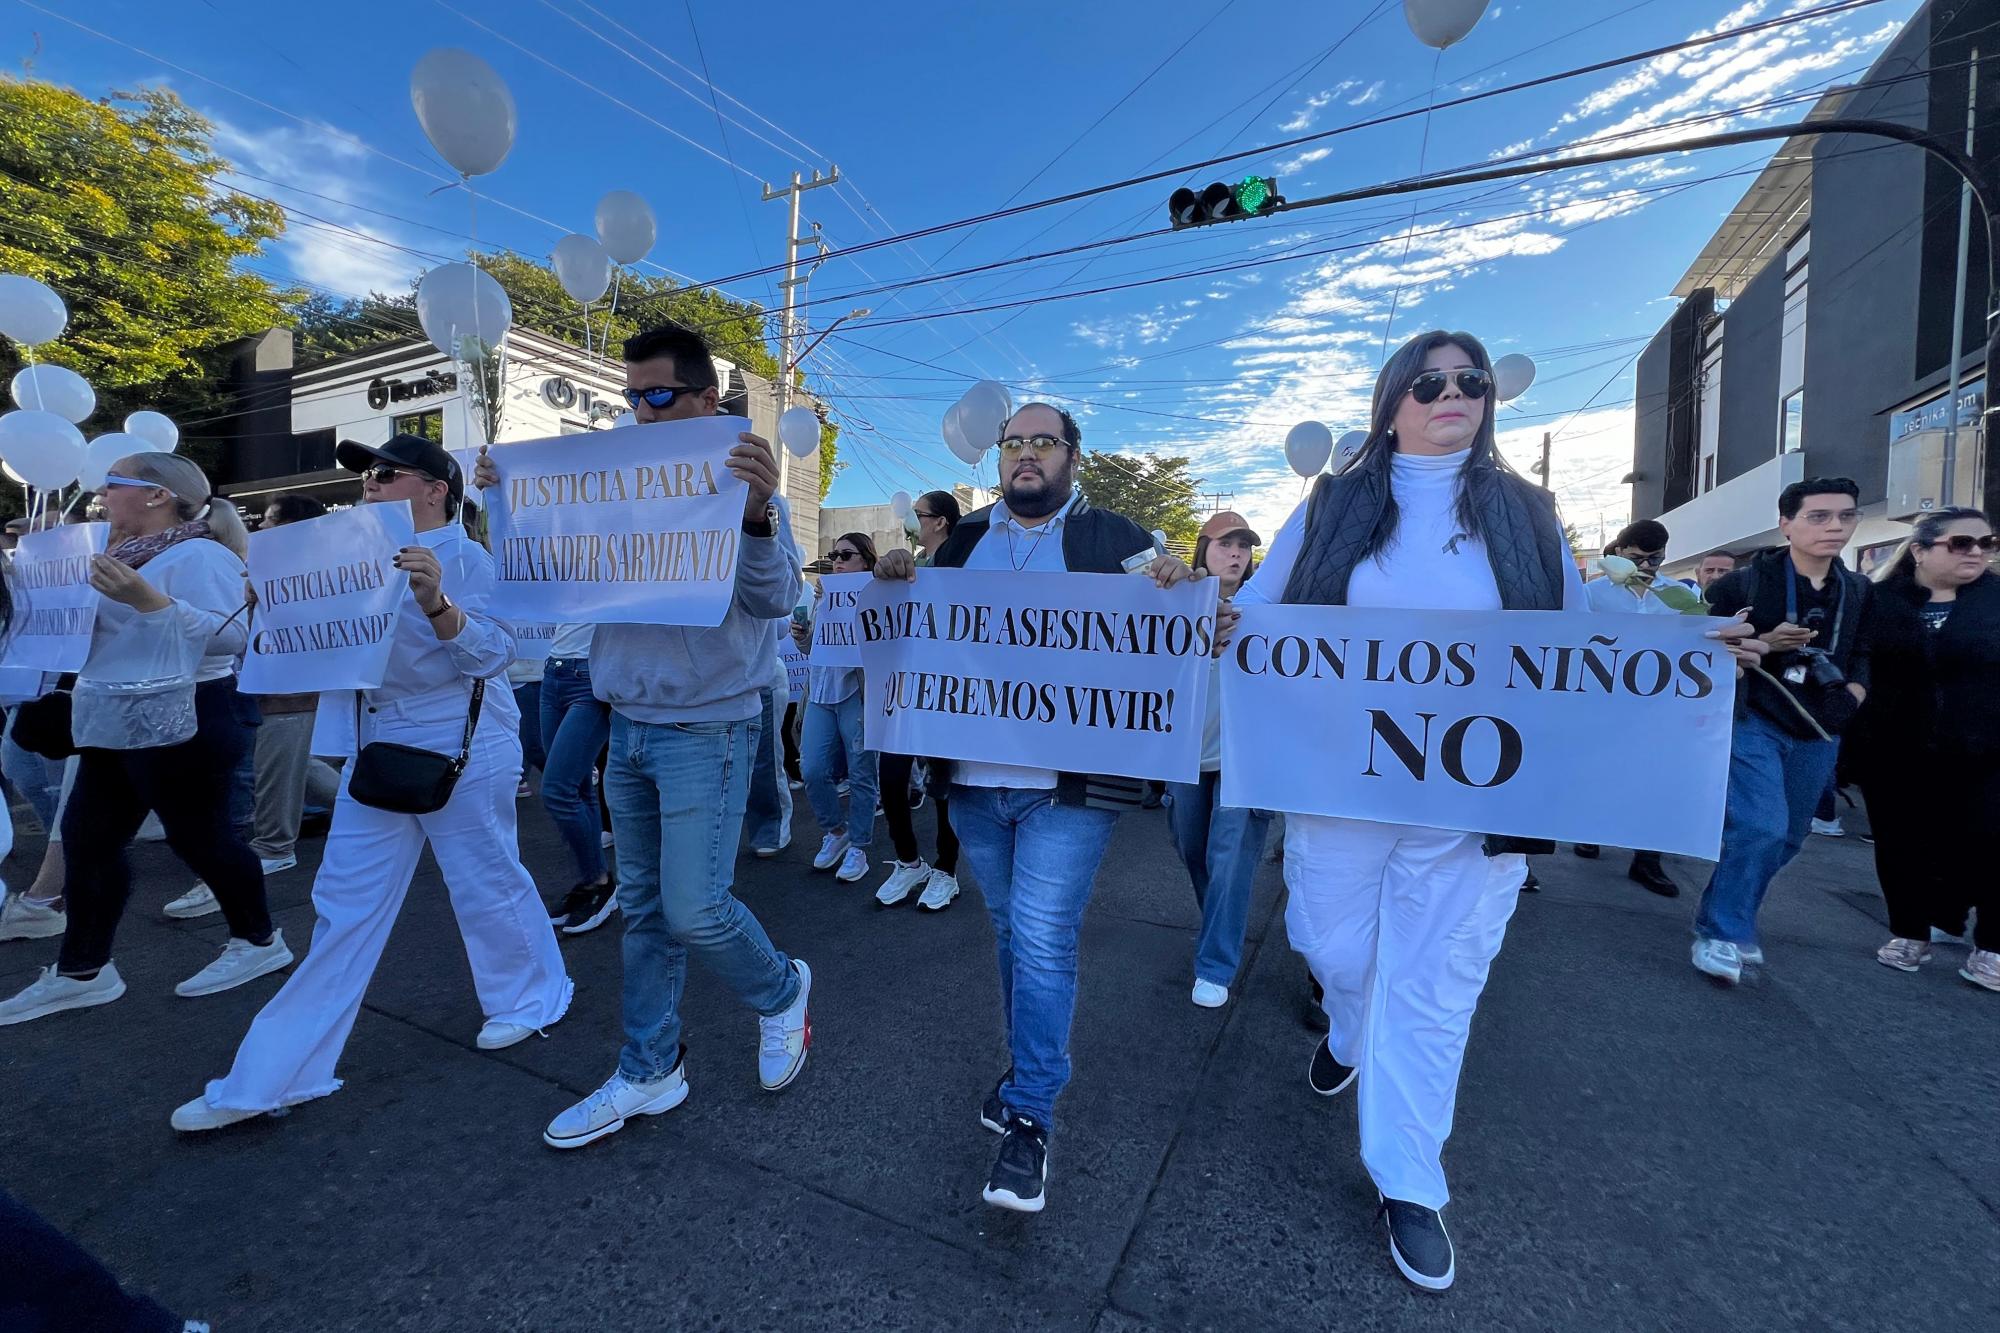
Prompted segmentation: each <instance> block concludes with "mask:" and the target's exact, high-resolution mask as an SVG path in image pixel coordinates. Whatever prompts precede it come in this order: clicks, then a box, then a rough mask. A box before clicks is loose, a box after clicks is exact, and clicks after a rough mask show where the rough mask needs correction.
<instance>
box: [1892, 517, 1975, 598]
mask: <svg viewBox="0 0 2000 1333" xmlns="http://www.w3.org/2000/svg"><path fill="white" fill-rule="evenodd" d="M1968 518H1976V519H1978V520H1979V521H1980V522H1981V523H1985V524H1986V525H1987V526H1988V527H1992V526H1993V525H1992V523H1991V522H1989V521H1988V520H1987V517H1986V513H1985V511H1984V510H1979V509H1974V508H1973V507H1972V506H1970V505H1950V506H1947V507H1946V508H1943V509H1933V510H1931V511H1930V512H1929V513H1927V514H1925V515H1924V516H1923V517H1922V518H1920V519H1918V520H1917V525H1916V527H1914V528H1912V529H1911V530H1910V535H1909V536H1908V537H1906V538H1904V540H1903V544H1902V545H1901V546H1898V547H1897V548H1896V553H1895V554H1894V555H1892V556H1890V557H1889V558H1888V559H1887V560H1885V561H1883V562H1882V567H1881V568H1880V569H1878V570H1876V571H1875V581H1876V582H1877V583H1886V582H1888V581H1889V580H1890V579H1913V578H1915V577H1916V576H1917V550H1916V548H1917V547H1919V546H1936V545H1937V543H1938V538H1940V537H1942V536H1944V530H1945V529H1946V528H1948V527H1950V526H1951V525H1952V524H1954V523H1959V522H1963V521H1964V520H1966V519H1968Z"/></svg>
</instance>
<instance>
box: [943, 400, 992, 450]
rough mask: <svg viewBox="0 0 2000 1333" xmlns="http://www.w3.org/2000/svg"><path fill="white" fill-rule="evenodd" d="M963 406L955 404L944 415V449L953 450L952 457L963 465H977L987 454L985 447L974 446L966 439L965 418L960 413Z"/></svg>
mask: <svg viewBox="0 0 2000 1333" xmlns="http://www.w3.org/2000/svg"><path fill="white" fill-rule="evenodd" d="M961 406H962V404H959V403H953V404H952V405H951V407H950V408H948V409H947V410H946V411H945V414H944V426H943V430H944V447H945V448H947V449H949V450H951V456H952V457H953V458H956V459H957V460H958V461H959V462H961V463H967V464H975V463H977V462H978V461H979V459H980V457H981V455H983V454H984V453H985V452H986V449H985V446H983V445H978V444H974V443H973V442H972V441H971V440H969V439H967V438H966V434H965V418H964V415H963V414H962V413H961V412H960V411H959V408H960V407H961Z"/></svg>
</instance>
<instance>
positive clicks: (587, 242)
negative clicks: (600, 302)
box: [549, 236, 611, 305]
mask: <svg viewBox="0 0 2000 1333" xmlns="http://www.w3.org/2000/svg"><path fill="white" fill-rule="evenodd" d="M549 260H550V262H551V263H553V264H554V265H555V270H556V281H557V282H559V283H561V284H562V289H563V290H564V291H565V292H568V293H569V299H570V300H572V301H581V302H582V303H583V304H585V305H589V304H590V303H591V302H592V301H595V300H597V299H598V298H599V297H601V296H603V295H604V293H605V292H607V291H609V290H610V288H611V256H610V255H607V254H605V253H604V247H603V246H601V245H599V244H598V243H597V242H596V241H593V240H591V239H590V238H589V237H588V236H565V237H563V238H562V239H561V240H560V241H557V242H556V248H555V250H554V251H553V252H552V253H551V254H550V255H549Z"/></svg>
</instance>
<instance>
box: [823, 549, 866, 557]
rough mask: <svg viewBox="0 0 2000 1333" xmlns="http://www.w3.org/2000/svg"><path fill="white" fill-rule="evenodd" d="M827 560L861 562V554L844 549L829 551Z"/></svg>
mask: <svg viewBox="0 0 2000 1333" xmlns="http://www.w3.org/2000/svg"><path fill="white" fill-rule="evenodd" d="M826 558H827V559H829V560H859V559H860V558H861V552H859V551H855V550H850V549H848V548H846V547H842V548H840V549H839V550H834V551H828V552H827V553H826Z"/></svg>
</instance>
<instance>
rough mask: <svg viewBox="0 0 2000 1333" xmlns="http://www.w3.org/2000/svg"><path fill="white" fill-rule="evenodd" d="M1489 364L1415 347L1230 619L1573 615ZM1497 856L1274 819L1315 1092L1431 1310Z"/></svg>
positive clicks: (1498, 933)
mask: <svg viewBox="0 0 2000 1333" xmlns="http://www.w3.org/2000/svg"><path fill="white" fill-rule="evenodd" d="M1493 410H1494V399H1493V364H1492V361H1491V360H1490V359H1489V358H1488V356H1487V354H1486V349H1485V347H1484V346H1482V345H1481V344H1480V342H1479V340H1478V339H1476V338H1474V337H1472V336H1471V335H1470V334H1465V333H1445V332H1430V333H1422V334H1419V335H1417V336H1416V337H1414V338H1412V339H1410V340H1409V341H1408V342H1406V343H1404V344H1403V345H1402V347H1401V348H1399V349H1398V350H1397V351H1396V353H1395V355H1394V356H1392V357H1390V358H1389V360H1388V362H1387V363H1386V364H1385V365H1384V366H1383V367H1382V372H1381V374H1380V376H1378V377H1377V379H1376V381H1375V397H1374V409H1373V415H1372V422H1371V425H1370V429H1369V432H1368V439H1367V442H1366V443H1365V444H1364V445H1363V446H1362V448H1361V450H1360V452H1359V453H1358V454H1357V455H1356V457H1355V459H1354V461H1353V462H1352V463H1350V464H1349V465H1348V466H1347V467H1346V468H1345V469H1344V470H1343V471H1341V472H1340V473H1338V474H1337V475H1333V476H1323V477H1321V478H1320V479H1319V481H1318V482H1317V484H1316V485H1315V486H1314V488H1313V492H1312V495H1311V496H1310V497H1309V498H1308V499H1307V501H1306V502H1305V503H1304V504H1302V505H1300V506H1299V507H1298V508H1297V509H1295V510H1294V511H1293V512H1292V515H1291V517H1290V518H1288V519H1286V520H1285V524H1284V526H1283V527H1282V528H1281V529H1279V531H1278V535H1277V536H1276V537H1275V538H1274V539H1273V540H1272V543H1271V549H1270V553H1269V555H1268V556H1267V557H1266V558H1265V561H1264V565H1263V567H1262V568H1261V569H1260V570H1258V572H1257V574H1256V576H1255V577H1254V578H1253V579H1251V581H1250V583H1249V584H1248V585H1247V586H1246V587H1245V588H1244V589H1243V591H1242V592H1241V593H1239V594H1237V597H1236V602H1237V604H1238V605H1246V604H1253V603H1271V602H1285V603H1319V604H1322V605H1331V606H1373V607H1410V608H1422V609H1426V610H1466V611H1492V610H1501V609H1505V610H1510V611H1554V610H1560V609H1563V608H1565V607H1569V608H1580V607H1581V606H1582V604H1583V587H1582V583H1581V581H1580V580H1579V579H1578V577H1577V573H1576V566H1575V564H1574V562H1573V561H1572V560H1571V559H1570V555H1569V547H1568V543H1567V542H1566V541H1565V539H1564V537H1563V529H1562V523H1561V521H1560V520H1559V519H1558V518H1557V515H1556V511H1555V504H1554V501H1553V500H1552V499H1551V498H1550V497H1549V494H1548V492H1546V491H1544V490H1541V489H1540V488H1539V487H1536V486H1534V485H1532V484H1530V483H1529V482H1527V481H1525V480H1523V479H1522V478H1521V477H1520V476H1518V475H1516V474H1515V473H1514V472H1513V471H1512V470H1511V469H1510V468H1508V466H1507V465H1506V463H1505V462H1504V461H1503V460H1502V459H1501V457H1500V454H1499V450H1498V448H1497V446H1496V445H1495V443H1494V425H1493ZM1518 846H1519V844H1518V843H1516V842H1514V841H1513V840H1509V839H1498V838H1488V837H1483V836H1482V835H1480V834H1478V833H1465V832H1454V831H1451V830H1447V829H1434V828H1425V827H1421V826H1417V825H1404V824H1386V823H1374V822H1370V821H1366V820H1359V819H1342V818H1335V817H1332V816H1327V815H1298V814H1292V815H1287V816H1286V818H1285V884H1286V887H1287V889H1288V890H1289V891H1290V903H1289V906H1288V907H1287V909H1286V912H1285V928H1286V931H1287V933H1288V934H1289V936H1290V938H1291V942H1292V947H1293V948H1294V949H1297V950H1298V951H1299V952H1300V953H1302V954H1304V955H1305V958H1306V961H1307V963H1308V965H1309V966H1310V967H1311V969H1312V973H1313V976H1314V978H1315V979H1316V981H1317V982H1318V983H1319V985H1320V986H1322V987H1323V988H1324V990H1325V1000H1324V1008H1325V1010H1326V1016H1327V1020H1328V1023H1329V1029H1328V1032H1327V1036H1326V1039H1325V1040H1324V1041H1321V1042H1318V1043H1316V1044H1315V1046H1314V1048H1313V1054H1312V1061H1311V1064H1310V1068H1309V1078H1310V1082H1311V1086H1312V1090H1313V1091H1314V1092H1316V1093H1318V1094H1320V1095H1321V1096H1327V1097H1330V1096H1333V1095H1334V1094H1336V1093H1339V1092H1341V1091H1344V1090H1345V1089H1346V1088H1348V1087H1349V1086H1351V1085H1353V1084H1355V1083H1356V1081H1357V1079H1358V1080H1359V1085H1360V1086H1359V1090H1358V1091H1357V1093H1356V1099H1357V1103H1358V1107H1357V1109H1358V1112H1359V1115H1360V1121H1361V1160H1362V1163H1363V1164H1364V1165H1365V1166H1366V1167H1367V1169H1368V1173H1369V1175H1370V1176H1372V1177H1373V1178H1374V1181H1375V1186H1376V1189H1377V1190H1378V1191H1379V1193H1380V1195H1381V1199H1382V1205H1381V1208H1380V1210H1379V1213H1378V1216H1379V1217H1380V1218H1382V1219H1385V1220H1386V1221H1387V1224H1388V1232H1389V1252H1390V1257H1391V1258H1392V1259H1393V1261H1394V1262H1395V1265H1396V1267H1397V1268H1398V1270H1400V1271H1401V1272H1402V1274H1403V1276H1404V1277H1406V1278H1408V1279H1409V1280H1410V1281H1411V1282H1412V1283H1415V1284H1416V1285H1417V1286H1420V1287H1425V1288H1428V1289H1430V1290H1434V1291H1441V1290H1443V1289H1445V1288H1446V1287H1449V1286H1450V1285H1451V1284H1452V1281H1453V1278H1454V1277H1455V1275H1456V1272H1457V1261H1456V1257H1455V1255H1454V1253H1453V1250H1452V1244H1451V1237H1450V1235H1449V1234H1448V1233H1447V1232H1446V1230H1445V1226H1444V1219H1443V1217H1442V1216H1441V1215H1440V1212H1441V1210H1442V1209H1443V1208H1444V1206H1445V1204H1446V1203H1447V1202H1448V1201H1449V1199H1450V1192H1449V1190H1448V1189H1447V1188H1446V1186H1445V1178H1444V1168H1443V1166H1442V1165H1441V1163H1440V1161H1439V1155H1440V1153H1441V1151H1442V1149H1443V1147H1444V1141H1445V1139H1446V1138H1447V1137H1449V1136H1450V1134H1451V1121H1452V1110H1453V1106H1454V1103H1455V1102H1456V1099H1457V1094H1458V1077H1459V1070H1460V1068H1461V1066H1462V1065H1463V1063H1464V1059H1465V1042H1466V1037H1467V1035H1468V1033H1469V1031H1470V1029H1471V1025H1472V1013H1473V1009H1474V1008H1475V1006H1476V1005H1477V1004H1478V1002H1479V994H1480V991H1481V990H1482V989H1484V987H1485V985H1486V974H1487V969H1488V968H1489V967H1490V966H1491V964H1492V962H1493V958H1494V955H1496V954H1497V953H1498V952H1499V951H1500V941H1501V937H1502V936H1503V935H1504V934H1505V933H1506V929H1507V921H1508V918H1509V917H1511V916H1512V915H1513V912H1514V904H1515V901H1516V900H1517V898H1518V895H1519V893H1520V890H1521V886H1522V882H1523V881H1524V880H1525V879H1526V877H1527V873H1528V867H1527V860H1526V858H1525V857H1524V856H1523V855H1521V854H1520V852H1519V851H1518V850H1516V848H1517V847H1518Z"/></svg>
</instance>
